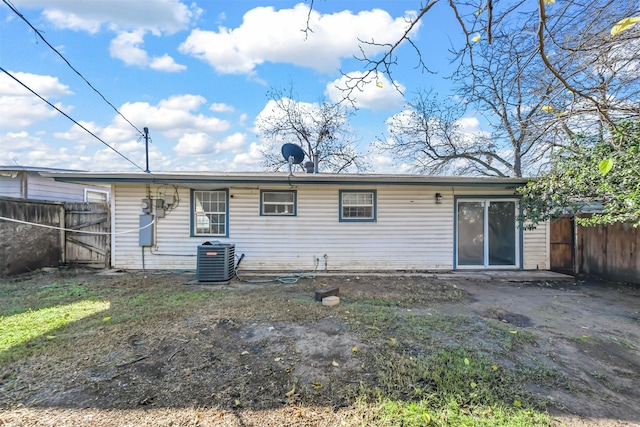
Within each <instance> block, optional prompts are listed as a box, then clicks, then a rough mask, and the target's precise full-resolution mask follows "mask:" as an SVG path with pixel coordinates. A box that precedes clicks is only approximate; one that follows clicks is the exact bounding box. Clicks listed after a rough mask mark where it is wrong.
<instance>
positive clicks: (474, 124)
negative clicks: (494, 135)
mask: <svg viewBox="0 0 640 427" xmlns="http://www.w3.org/2000/svg"><path fill="white" fill-rule="evenodd" d="M457 124H458V126H460V130H462V131H463V132H477V131H479V130H480V121H479V120H478V119H477V118H475V117H463V118H461V119H459V120H458V121H457Z"/></svg>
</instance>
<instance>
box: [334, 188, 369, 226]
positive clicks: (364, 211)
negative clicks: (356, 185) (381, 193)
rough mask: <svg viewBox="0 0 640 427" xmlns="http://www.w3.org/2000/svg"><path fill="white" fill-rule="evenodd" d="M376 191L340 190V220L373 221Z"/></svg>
mask: <svg viewBox="0 0 640 427" xmlns="http://www.w3.org/2000/svg"><path fill="white" fill-rule="evenodd" d="M375 220H376V192H375V191H373V190H370V191H361V190H357V191H354V190H342V191H340V221H375Z"/></svg>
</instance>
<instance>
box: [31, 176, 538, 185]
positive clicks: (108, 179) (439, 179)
mask: <svg viewBox="0 0 640 427" xmlns="http://www.w3.org/2000/svg"><path fill="white" fill-rule="evenodd" d="M41 175H42V176H45V177H50V178H55V179H56V180H57V181H66V182H83V183H102V184H105V183H116V182H131V183H133V182H137V183H155V184H177V185H180V184H181V185H194V184H209V185H211V184H214V183H215V184H223V185H233V184H290V185H294V184H295V185H300V184H306V185H313V184H316V185H327V184H339V185H367V184H369V185H371V184H378V185H385V184H388V185H432V186H443V185H447V186H450V185H455V186H478V187H504V186H519V185H524V184H526V183H527V182H528V181H529V179H528V178H498V177H468V176H429V175H399V174H330V173H318V174H309V173H304V172H297V173H294V174H289V173H287V172H153V173H144V172H51V173H42V174H41Z"/></svg>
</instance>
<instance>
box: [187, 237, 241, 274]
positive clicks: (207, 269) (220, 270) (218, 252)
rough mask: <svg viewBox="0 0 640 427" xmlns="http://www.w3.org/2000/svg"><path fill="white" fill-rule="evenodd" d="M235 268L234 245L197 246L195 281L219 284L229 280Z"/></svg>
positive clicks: (209, 244)
mask: <svg viewBox="0 0 640 427" xmlns="http://www.w3.org/2000/svg"><path fill="white" fill-rule="evenodd" d="M234 268H235V245H234V244H223V243H216V244H211V243H205V244H203V245H200V246H198V256H197V265H196V280H197V281H199V282H220V281H225V280H231V279H232V278H233V274H234Z"/></svg>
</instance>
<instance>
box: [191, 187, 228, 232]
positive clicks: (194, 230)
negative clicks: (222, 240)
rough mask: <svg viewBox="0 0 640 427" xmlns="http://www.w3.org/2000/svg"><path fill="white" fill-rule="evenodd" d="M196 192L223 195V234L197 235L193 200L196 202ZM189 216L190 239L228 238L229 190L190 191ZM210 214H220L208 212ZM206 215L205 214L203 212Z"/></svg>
mask: <svg viewBox="0 0 640 427" xmlns="http://www.w3.org/2000/svg"><path fill="white" fill-rule="evenodd" d="M197 192H209V193H224V203H225V211H224V216H225V218H224V231H225V232H224V233H220V234H208V233H207V234H204V233H197V229H198V228H197V223H196V218H197V215H196V210H195V206H196V205H195V200H196V193H197ZM189 205H190V206H189V215H190V222H191V224H190V227H189V231H190V235H191V237H229V190H228V189H227V188H222V189H215V190H196V189H193V188H192V189H191V198H190V203H189ZM210 213H216V214H221V212H210ZM205 214H206V212H205Z"/></svg>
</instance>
